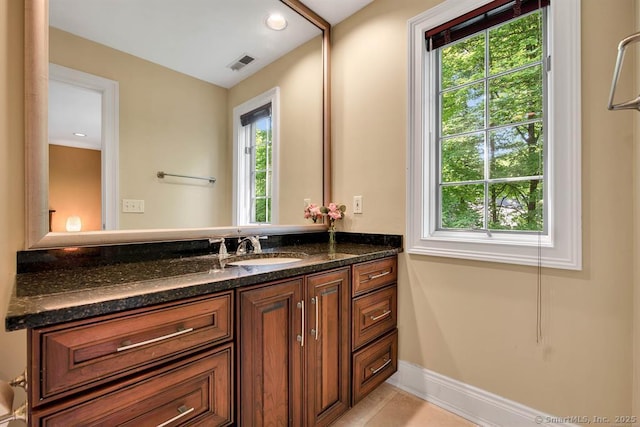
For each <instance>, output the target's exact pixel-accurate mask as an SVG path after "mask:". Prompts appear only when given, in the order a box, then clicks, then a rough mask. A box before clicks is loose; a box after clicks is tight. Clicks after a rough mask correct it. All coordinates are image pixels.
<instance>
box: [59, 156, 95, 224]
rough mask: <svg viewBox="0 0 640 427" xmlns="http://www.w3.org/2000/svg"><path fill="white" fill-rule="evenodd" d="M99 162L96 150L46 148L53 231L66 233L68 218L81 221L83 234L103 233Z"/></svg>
mask: <svg viewBox="0 0 640 427" xmlns="http://www.w3.org/2000/svg"><path fill="white" fill-rule="evenodd" d="M101 161H102V159H101V153H100V151H99V150H88V149H86V148H75V147H65V146H63V145H54V144H50V145H49V209H53V210H55V212H54V213H53V216H52V219H51V226H52V228H51V230H52V231H57V232H64V231H66V225H67V218H68V217H70V216H78V217H80V219H81V221H82V231H95V230H102V219H101V218H102V203H101V191H102V184H101V179H102V174H101V167H102V165H101Z"/></svg>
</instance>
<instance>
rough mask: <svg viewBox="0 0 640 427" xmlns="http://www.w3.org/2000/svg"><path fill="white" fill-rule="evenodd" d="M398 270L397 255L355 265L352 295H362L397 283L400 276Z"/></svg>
mask: <svg viewBox="0 0 640 427" xmlns="http://www.w3.org/2000/svg"><path fill="white" fill-rule="evenodd" d="M397 270H398V268H397V261H396V257H391V258H385V259H381V260H376V261H371V262H366V263H363V264H356V265H354V266H353V287H352V295H353V296H356V295H362V294H364V293H367V292H369V291H372V290H374V289H378V288H382V287H384V286H387V285H389V284H391V283H395V282H396V280H397V278H398V271H397Z"/></svg>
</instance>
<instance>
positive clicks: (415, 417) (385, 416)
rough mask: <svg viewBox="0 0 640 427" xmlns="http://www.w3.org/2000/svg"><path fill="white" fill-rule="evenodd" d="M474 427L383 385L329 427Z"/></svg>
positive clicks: (467, 422) (442, 410) (440, 409)
mask: <svg viewBox="0 0 640 427" xmlns="http://www.w3.org/2000/svg"><path fill="white" fill-rule="evenodd" d="M354 426H366V427H473V426H475V424H473V423H471V422H470V421H467V420H465V419H463V418H460V417H459V416H457V415H455V414H452V413H451V412H447V411H445V410H444V409H442V408H440V407H438V406H435V405H433V404H431V403H429V402H426V401H424V400H422V399H420V398H418V397H415V396H413V395H412V394H409V393H407V392H405V391H403V390H400V389H399V388H397V387H394V386H392V385H390V384H387V383H383V384H382V385H381V386H380V387H378V388H377V389H376V390H374V391H373V392H372V393H371V394H369V395H368V396H367V397H366V398H364V399H363V400H361V401H360V402H358V404H357V405H356V406H354V407H353V408H351V410H349V411H348V412H347V413H345V414H344V415H343V416H342V417H340V418H339V419H338V420H337V421H336V422H335V423H334V424H332V427H354Z"/></svg>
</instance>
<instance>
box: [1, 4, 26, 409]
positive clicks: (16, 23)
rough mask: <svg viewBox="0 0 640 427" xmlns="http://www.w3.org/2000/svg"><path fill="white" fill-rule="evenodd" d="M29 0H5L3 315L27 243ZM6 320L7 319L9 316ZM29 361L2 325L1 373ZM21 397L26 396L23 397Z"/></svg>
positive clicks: (11, 373) (20, 335) (18, 339)
mask: <svg viewBox="0 0 640 427" xmlns="http://www.w3.org/2000/svg"><path fill="white" fill-rule="evenodd" d="M23 9H24V4H23V2H21V1H2V2H0V58H2V60H0V203H1V204H2V209H0V317H1V318H2V319H4V315H5V313H6V310H7V304H8V302H9V295H10V294H11V290H12V289H13V283H14V277H15V271H16V251H18V250H21V249H22V248H23V245H24V219H23V218H24V178H23V177H24V166H23V165H24V143H23V141H24V131H23V128H24V113H23V110H24V108H23V107H24V103H23V101H22V99H23V97H24V79H23V74H24V67H23V62H24V61H23V54H22V52H23V48H24V36H23V34H24V26H23V21H24V12H23ZM3 325H4V322H3ZM25 367H26V334H25V333H24V331H19V332H11V333H7V332H5V331H4V327H2V328H0V379H4V380H6V379H9V378H13V377H15V376H16V375H17V374H19V373H20V372H22V370H23V369H24V368H25ZM18 403H20V402H18Z"/></svg>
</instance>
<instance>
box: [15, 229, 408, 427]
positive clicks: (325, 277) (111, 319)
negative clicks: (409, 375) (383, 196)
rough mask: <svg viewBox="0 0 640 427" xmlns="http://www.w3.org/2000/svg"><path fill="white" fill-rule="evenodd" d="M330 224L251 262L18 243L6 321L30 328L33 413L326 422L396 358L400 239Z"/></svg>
mask: <svg viewBox="0 0 640 427" xmlns="http://www.w3.org/2000/svg"><path fill="white" fill-rule="evenodd" d="M324 234H326V233H324ZM364 236H367V235H364ZM322 237H326V236H322ZM340 237H341V241H345V242H344V243H341V244H339V245H338V247H337V248H336V251H335V252H334V253H330V252H328V251H327V244H326V243H324V242H313V239H311V240H312V241H311V242H309V240H308V239H306V240H305V239H303V241H304V242H301V241H296V242H294V243H293V244H291V243H292V238H291V237H286V238H284V239H282V240H280V241H279V242H276V243H275V244H277V245H279V246H277V247H271V248H268V249H265V251H264V252H265V254H263V255H260V256H261V257H271V256H273V257H275V256H278V255H279V254H283V253H284V254H289V255H290V254H296V255H297V256H299V257H300V259H299V260H298V261H293V262H288V263H282V264H279V263H277V262H276V263H271V264H262V265H260V264H257V265H233V266H230V265H229V263H231V261H233V260H237V259H238V258H237V257H230V258H229V259H226V260H225V259H223V260H222V263H221V262H220V257H219V256H218V255H217V254H216V253H215V252H213V251H212V253H202V250H201V249H199V248H197V247H193V246H188V245H187V246H186V247H183V248H182V249H179V250H177V251H176V250H175V248H176V245H177V246H180V244H179V243H173V245H174V247H173V249H172V250H173V251H174V252H172V253H171V255H167V254H166V253H165V254H164V255H163V256H161V257H160V258H158V259H153V258H154V256H152V255H149V256H146V257H145V258H146V259H141V260H136V261H133V262H131V261H130V262H121V261H122V259H120V260H119V262H112V261H113V260H114V259H116V260H117V259H118V257H119V255H117V254H116V255H115V256H114V255H113V253H114V251H115V252H116V253H117V252H118V249H117V248H115V249H114V247H111V248H106V249H95V248H94V249H91V248H86V250H85V252H89V254H86V253H82V252H83V248H80V249H78V251H79V252H80V253H74V252H70V254H69V253H66V254H65V253H64V252H63V251H62V250H48V251H41V253H36V252H33V251H29V253H28V254H27V255H26V256H27V258H28V259H27V262H25V263H23V266H22V267H20V261H19V269H18V271H19V274H18V275H17V279H16V289H15V295H14V296H13V297H12V300H11V303H10V307H9V311H8V314H7V318H6V328H7V329H8V330H15V329H21V328H26V329H27V331H28V354H29V366H28V378H29V392H28V394H29V403H30V404H29V411H30V425H33V426H69V425H106V426H111V425H132V426H133V425H135V426H139V425H157V426H178V425H189V426H195V425H202V426H205V425H206V426H214V425H216V426H217V425H231V424H235V425H241V426H251V425H272V424H273V425H292V426H316V425H328V424H330V423H331V422H333V421H334V420H335V419H336V418H338V417H339V416H340V415H341V414H342V413H344V412H345V411H346V410H347V409H348V408H349V407H350V406H352V405H353V404H355V403H356V402H358V401H360V400H361V399H362V398H363V397H365V396H366V395H367V394H368V393H369V392H371V391H372V390H373V389H374V388H375V387H376V386H378V385H379V384H380V383H381V382H383V381H384V380H385V379H387V378H388V377H389V376H390V375H391V374H393V373H394V372H395V371H396V368H397V340H398V338H397V328H396V312H397V310H396V306H397V303H396V301H397V253H398V252H399V251H400V250H401V246H402V244H401V238H400V236H377V235H374V236H373V237H372V236H367V237H365V238H362V237H363V235H355V236H348V234H347V233H345V234H344V235H342V236H340ZM273 240H276V241H277V240H278V239H277V238H276V239H273ZM358 241H364V242H365V243H356V242H358ZM207 243H208V242H207ZM156 245H158V244H156ZM195 245H196V246H197V245H198V243H195ZM130 246H133V245H130ZM205 246H206V245H205ZM185 248H186V249H185ZM91 251H93V252H91ZM96 251H97V252H96ZM101 251H102V252H101ZM170 252H171V251H170ZM105 253H109V255H105ZM251 255H252V254H248V256H244V257H243V258H251ZM128 257H129V255H124V258H128ZM121 258H122V257H121ZM19 259H20V256H19ZM109 259H111V260H112V261H108V260H109ZM52 260H53V261H52ZM70 265H76V266H75V267H73V266H70ZM78 265H80V266H78ZM21 270H22V272H20V271H21Z"/></svg>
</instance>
